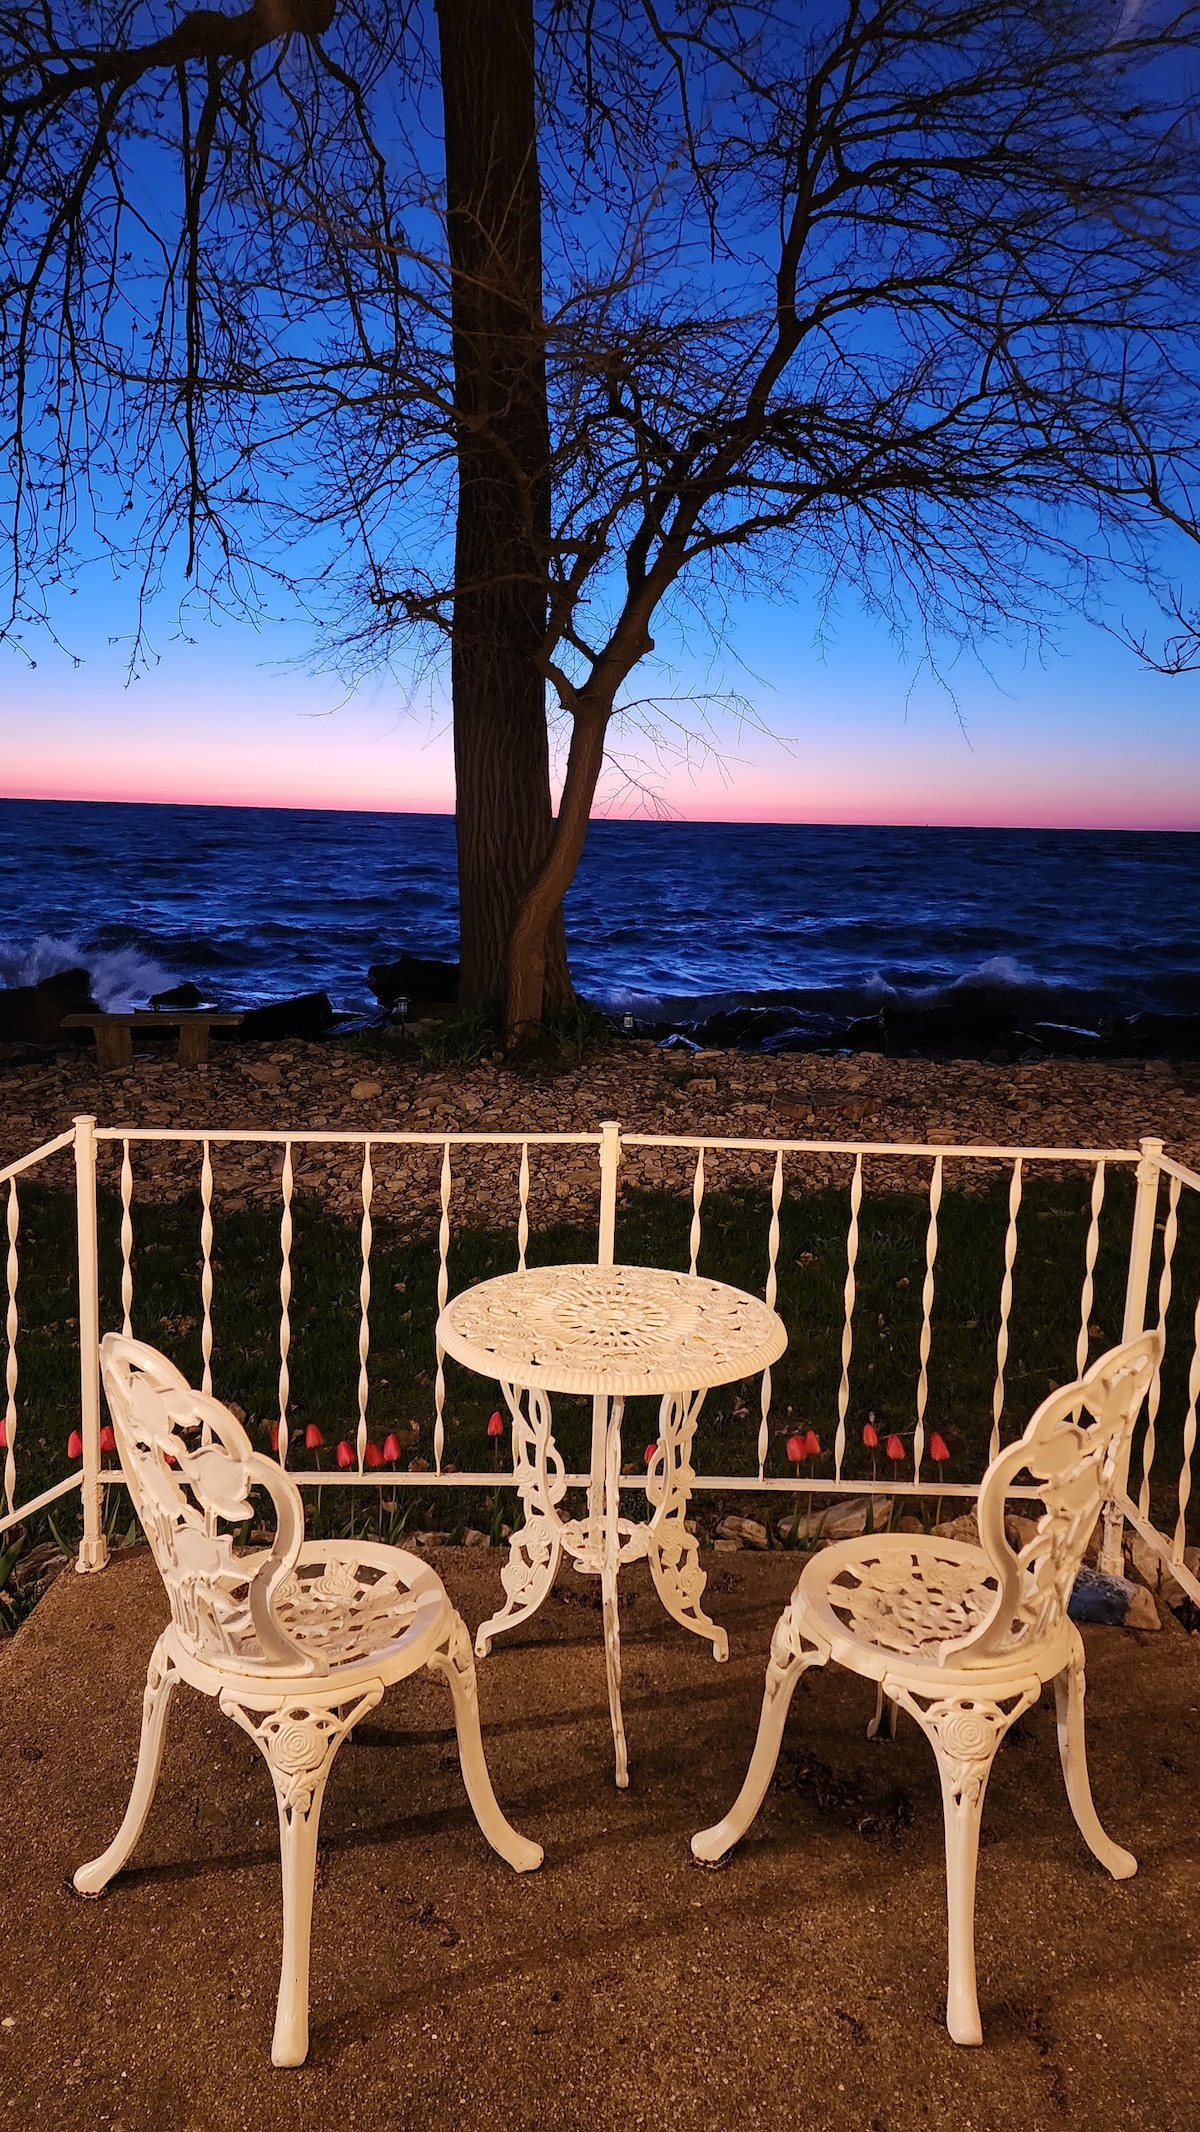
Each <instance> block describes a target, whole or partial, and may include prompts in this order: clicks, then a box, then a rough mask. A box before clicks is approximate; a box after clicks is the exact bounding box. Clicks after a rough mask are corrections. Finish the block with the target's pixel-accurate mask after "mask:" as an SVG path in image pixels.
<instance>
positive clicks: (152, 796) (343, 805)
mask: <svg viewBox="0 0 1200 2132" xmlns="http://www.w3.org/2000/svg"><path fill="white" fill-rule="evenodd" d="M347 767H348V768H349V766H347ZM389 782H391V781H389ZM831 782H832V781H831V780H829V779H828V778H827V777H823V778H821V779H819V780H814V785H813V787H812V788H811V789H810V790H809V791H807V792H805V793H801V794H798V795H797V797H796V799H795V800H794V801H793V802H791V803H790V804H789V803H788V802H786V801H781V798H780V791H779V781H778V780H777V779H776V780H772V781H770V782H769V783H768V782H765V781H761V780H760V779H758V778H754V779H748V780H746V781H745V782H744V783H741V782H740V781H739V786H738V787H737V788H733V789H731V788H726V787H721V788H720V789H719V790H718V791H716V792H711V791H708V792H706V791H703V790H701V789H698V788H697V787H696V786H693V785H690V784H688V783H686V782H677V783H676V786H675V789H674V790H672V791H668V792H664V794H663V797H664V800H665V801H666V803H667V805H668V807H669V810H670V816H671V817H672V818H674V819H676V820H683V821H686V822H728V823H746V824H750V823H756V822H758V823H763V824H764V825H770V824H773V823H778V824H781V825H784V824H799V823H810V824H813V825H829V826H834V825H842V826H849V825H854V826H863V827H871V826H878V827H883V826H888V827H896V828H934V829H958V828H973V829H1094V830H1104V829H1114V830H1167V831H1178V832H1184V833H1195V832H1196V831H1197V830H1200V800H1198V799H1196V798H1192V797H1184V798H1179V799H1178V800H1177V801H1176V802H1175V804H1167V803H1166V802H1164V800H1163V798H1162V796H1161V794H1157V793H1154V792H1151V791H1147V792H1145V793H1140V794H1139V793H1131V792H1129V791H1128V790H1126V791H1125V792H1124V794H1123V795H1122V797H1121V799H1120V801H1117V800H1116V799H1114V797H1113V796H1112V795H1111V793H1106V792H1096V793H1093V794H1090V795H1088V796H1087V797H1082V796H1079V795H1076V797H1075V801H1074V804H1072V805H1070V806H1064V804H1063V802H1062V798H1061V795H1059V794H1056V793H1054V792H1052V791H1051V792H1043V793H1042V794H1040V795H1038V796H1036V797H1033V796H1030V797H1028V798H1024V797H1023V798H1022V799H1021V800H1017V799H1016V798H1015V797H1014V795H1013V794H1012V793H1011V792H1005V791H1003V790H999V791H996V792H994V793H993V796H992V800H991V802H990V803H987V802H982V801H981V800H980V798H979V796H978V795H977V794H970V795H968V794H966V793H964V792H962V791H961V790H959V791H957V792H953V791H952V792H946V793H944V794H941V795H939V796H938V800H937V803H936V804H933V803H932V801H933V795H924V796H918V797H917V798H913V797H911V796H907V795H906V796H901V795H899V794H897V793H896V792H895V791H894V790H893V791H887V790H884V791H876V792H873V793H872V792H869V791H866V790H864V789H863V787H862V785H856V786H855V788H854V789H853V791H851V792H843V793H836V792H830V791H829V789H828V788H829V784H830V783H831ZM394 783H395V784H396V785H403V787H404V789H403V791H396V790H394V789H393V790H392V791H390V792H387V791H384V790H382V789H379V788H377V789H375V790H374V791H366V790H364V789H363V779H362V775H361V771H360V772H359V774H358V775H354V774H350V775H348V776H346V778H345V780H344V783H343V781H342V780H341V779H336V778H331V777H329V776H323V777H321V778H320V780H319V781H318V780H316V779H314V778H313V777H312V775H311V774H310V775H309V776H307V777H306V776H304V775H303V773H301V774H300V775H298V776H296V777H295V778H294V779H286V780H285V779H280V778H279V777H278V776H274V777H273V778H272V779H271V781H270V790H269V791H267V790H264V788H263V784H261V783H260V782H259V781H258V779H245V780H244V781H243V780H242V779H239V778H236V777H235V778H229V777H221V776H219V775H217V776H212V777H205V776H204V775H203V774H200V775H197V774H196V773H195V772H194V771H193V770H192V769H191V768H189V769H188V771H187V772H186V774H184V775H182V776H181V775H180V774H179V773H178V771H176V772H175V774H172V772H171V771H169V770H168V769H167V768H166V767H165V766H163V767H162V768H160V769H158V770H151V771H150V772H149V774H147V775H143V776H142V777H134V776H132V775H130V774H129V773H128V772H126V773H122V771H121V770H120V769H119V768H118V767H116V766H114V765H111V764H108V765H104V766H103V767H100V766H97V769H96V771H95V772H94V773H93V774H92V775H88V774H87V772H86V771H84V772H82V774H81V771H80V768H79V766H78V765H76V766H75V772H74V775H71V774H62V773H59V774H54V773H52V772H49V773H45V774H43V775H41V776H38V775H37V774H36V773H34V774H32V775H26V776H24V777H20V776H18V777H14V778H10V779H9V780H8V782H7V788H6V790H5V793H4V795H3V796H4V797H5V798H8V799H27V800H80V801H93V802H98V803H111V804H126V805H134V806H138V805H141V806H192V807H252V808H271V809H274V808H279V809H285V810H286V809H297V810H301V811H306V810H307V811H318V812H323V811H332V812H339V813H342V812H344V813H348V814H444V815H449V814H453V812H454V797H453V791H452V789H451V788H450V787H448V785H447V784H446V781H445V780H444V779H443V778H441V777H437V776H434V777H431V778H430V779H429V780H428V783H427V784H423V785H422V784H419V783H418V781H417V780H416V779H413V778H411V777H404V778H402V779H401V778H397V779H395V781H394ZM645 814H646V809H645V808H644V807H637V806H631V805H625V806H622V805H611V806H598V807H597V809H596V812H595V816H594V818H595V819H597V820H628V819H640V818H644V816H645Z"/></svg>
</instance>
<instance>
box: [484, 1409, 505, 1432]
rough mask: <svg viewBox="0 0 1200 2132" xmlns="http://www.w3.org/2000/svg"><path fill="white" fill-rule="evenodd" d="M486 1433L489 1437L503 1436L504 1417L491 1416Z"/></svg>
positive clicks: (498, 1414)
mask: <svg viewBox="0 0 1200 2132" xmlns="http://www.w3.org/2000/svg"><path fill="white" fill-rule="evenodd" d="M487 1432H488V1435H489V1436H503V1434H504V1416H503V1415H502V1414H500V1413H496V1414H493V1415H492V1417H491V1419H490V1420H489V1422H488V1426H487Z"/></svg>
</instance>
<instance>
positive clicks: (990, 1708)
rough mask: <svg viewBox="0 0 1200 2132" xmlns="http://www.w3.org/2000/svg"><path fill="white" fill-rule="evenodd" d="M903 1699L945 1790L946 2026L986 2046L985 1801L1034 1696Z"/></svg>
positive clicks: (961, 2039)
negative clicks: (980, 1910) (1007, 1703)
mask: <svg viewBox="0 0 1200 2132" xmlns="http://www.w3.org/2000/svg"><path fill="white" fill-rule="evenodd" d="M899 1699H900V1701H901V1702H902V1703H903V1704H904V1707H905V1709H906V1710H908V1711H909V1712H910V1713H911V1715H912V1716H913V1717H915V1719H916V1721H917V1723H918V1724H919V1725H920V1727H921V1730H922V1731H923V1732H924V1733H925V1734H926V1736H927V1738H928V1739H929V1741H930V1744H931V1745H932V1747H933V1751H934V1754H935V1755H936V1756H937V1765H938V1775H939V1777H940V1778H941V1783H942V1812H943V1815H944V1817H945V1826H946V1922H947V1928H948V1963H947V1967H948V1972H949V1974H948V1981H947V1989H946V2027H947V2028H948V2029H949V2031H950V2035H951V2037H952V2038H953V2040H954V2042H955V2043H982V2042H983V2027H982V2024H981V2022H980V2019H979V1997H978V1993H977V1991H976V1987H975V1872H976V1867H977V1865H978V1862H979V1824H980V1821H981V1820H982V1818H983V1795H984V1792H985V1791H986V1790H987V1781H988V1778H989V1776H990V1775H991V1770H992V1763H993V1762H994V1760H995V1758H996V1750H997V1748H998V1747H999V1745H1000V1742H1001V1740H1002V1739H1003V1738H1004V1735H1005V1733H1006V1732H1007V1731H1008V1728H1009V1726H1010V1725H1012V1724H1014V1723H1015V1721H1016V1719H1017V1718H1018V1717H1019V1716H1020V1714H1021V1712H1022V1710H1027V1709H1028V1708H1029V1705H1030V1703H1031V1702H1033V1701H1034V1700H1035V1697H1034V1695H1031V1694H1025V1693H1022V1694H1020V1695H1018V1696H1016V1697H1014V1698H1013V1701H1012V1705H1011V1707H1010V1708H1008V1709H1003V1708H1002V1707H1001V1706H1000V1704H998V1703H992V1702H987V1701H985V1700H984V1699H983V1698H975V1697H971V1696H957V1697H948V1698H946V1699H944V1700H942V1701H940V1702H931V1703H921V1702H919V1701H918V1700H916V1698H914V1697H913V1696H912V1695H911V1694H908V1693H905V1694H902V1695H901V1697H900V1698H899Z"/></svg>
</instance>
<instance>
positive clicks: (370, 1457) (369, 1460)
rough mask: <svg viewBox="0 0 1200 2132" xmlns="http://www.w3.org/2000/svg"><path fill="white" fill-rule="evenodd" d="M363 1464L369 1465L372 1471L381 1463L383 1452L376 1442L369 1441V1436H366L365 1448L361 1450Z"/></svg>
mask: <svg viewBox="0 0 1200 2132" xmlns="http://www.w3.org/2000/svg"><path fill="white" fill-rule="evenodd" d="M363 1464H364V1466H369V1467H370V1468H371V1471H372V1473H374V1472H375V1471H376V1470H377V1468H378V1467H380V1466H382V1464H383V1453H382V1451H381V1450H380V1448H379V1445H378V1444H376V1443H372V1442H371V1439H370V1437H368V1438H367V1448H366V1450H365V1451H364V1452H363Z"/></svg>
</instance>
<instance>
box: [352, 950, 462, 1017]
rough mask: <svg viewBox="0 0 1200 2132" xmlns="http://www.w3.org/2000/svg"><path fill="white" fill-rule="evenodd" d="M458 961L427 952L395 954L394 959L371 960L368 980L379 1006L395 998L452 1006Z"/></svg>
mask: <svg viewBox="0 0 1200 2132" xmlns="http://www.w3.org/2000/svg"><path fill="white" fill-rule="evenodd" d="M458 975H459V971H458V964H457V963H456V962H438V961H437V960H435V959H434V958H433V957H432V956H427V955H397V956H396V958H395V960H394V961H393V962H373V963H372V964H371V967H370V969H369V970H368V971H367V983H368V984H369V986H370V987H371V990H372V992H373V993H374V994H375V997H376V999H377V1000H378V1001H379V1002H380V1004H381V1006H384V1007H392V1006H394V1005H395V1003H396V1001H397V1000H398V999H407V1000H408V1003H409V1006H410V1007H411V1006H412V1005H413V1004H414V1003H416V1004H417V1005H418V1006H430V1007H439V1006H452V1005H454V1003H455V1002H456V1001H457V999H458Z"/></svg>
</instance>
